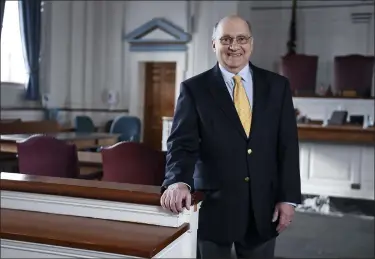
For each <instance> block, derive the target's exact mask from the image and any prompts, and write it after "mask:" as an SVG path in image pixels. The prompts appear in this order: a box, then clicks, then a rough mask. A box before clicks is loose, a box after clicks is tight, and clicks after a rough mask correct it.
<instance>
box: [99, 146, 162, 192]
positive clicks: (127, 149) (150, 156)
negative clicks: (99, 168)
mask: <svg viewBox="0 0 375 259" xmlns="http://www.w3.org/2000/svg"><path fill="white" fill-rule="evenodd" d="M101 152H102V161H103V162H102V163H103V178H102V181H110V182H121V183H131V184H142V185H155V186H161V185H162V183H163V179H164V175H165V155H164V153H163V152H161V151H157V150H154V149H151V148H149V147H148V146H146V145H145V144H143V143H134V142H119V143H117V144H115V145H113V146H110V147H104V148H103V149H102V150H101Z"/></svg>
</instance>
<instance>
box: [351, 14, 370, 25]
mask: <svg viewBox="0 0 375 259" xmlns="http://www.w3.org/2000/svg"><path fill="white" fill-rule="evenodd" d="M372 16H373V13H370V12H361V13H351V19H352V23H364V24H368V23H370V21H371V19H372Z"/></svg>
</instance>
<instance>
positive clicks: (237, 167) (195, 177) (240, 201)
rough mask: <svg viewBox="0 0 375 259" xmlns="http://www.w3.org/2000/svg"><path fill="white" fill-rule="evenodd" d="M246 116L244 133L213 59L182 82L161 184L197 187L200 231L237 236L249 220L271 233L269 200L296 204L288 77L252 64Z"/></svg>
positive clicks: (222, 237) (223, 238)
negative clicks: (250, 108) (247, 127)
mask: <svg viewBox="0 0 375 259" xmlns="http://www.w3.org/2000/svg"><path fill="white" fill-rule="evenodd" d="M249 65H250V68H251V69H252V71H253V89H254V99H253V114H252V125H251V133H250V136H249V137H247V136H246V134H245V132H244V130H243V127H242V125H241V122H240V120H239V117H238V115H237V112H236V109H235V107H234V104H233V101H232V99H231V97H230V95H229V92H228V90H227V88H226V85H225V82H224V79H223V77H222V74H221V72H220V69H219V66H218V64H216V66H215V67H213V68H212V69H210V70H208V71H206V72H203V73H201V74H199V75H197V76H194V77H192V78H190V79H187V80H185V81H184V82H182V83H181V90H180V95H179V97H178V102H177V105H176V110H175V115H174V118H173V124H172V129H171V134H170V136H169V138H168V141H167V147H168V151H167V164H166V176H165V180H164V183H163V187H164V188H166V187H167V186H169V185H171V184H173V183H176V182H184V183H187V184H189V185H190V186H191V187H192V189H193V190H192V191H195V190H197V191H203V192H204V193H205V194H206V195H205V199H204V200H203V202H202V206H201V210H200V213H199V214H200V216H199V227H198V233H199V236H200V237H201V238H203V239H208V240H212V241H216V242H233V241H236V240H240V239H241V238H243V237H244V236H245V235H246V233H247V229H248V226H249V224H252V225H253V226H255V227H256V229H257V230H258V232H259V234H260V236H261V237H262V238H265V239H269V238H272V237H274V236H276V235H277V232H276V224H277V222H276V223H272V215H273V211H274V208H275V204H276V203H277V202H280V201H287V202H293V203H296V204H298V203H300V202H301V186H300V173H299V146H298V131H297V124H296V117H295V112H294V107H293V101H292V94H291V90H290V86H289V82H288V80H287V79H286V78H285V77H283V76H281V75H278V74H276V73H273V72H270V71H266V70H264V69H261V68H258V67H256V66H254V65H253V64H252V63H251V62H250V64H249Z"/></svg>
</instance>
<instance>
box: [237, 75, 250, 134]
mask: <svg viewBox="0 0 375 259" xmlns="http://www.w3.org/2000/svg"><path fill="white" fill-rule="evenodd" d="M233 79H234V82H235V85H234V94H233V102H234V106H235V107H236V110H237V113H238V116H239V118H240V120H241V123H242V126H243V128H244V130H245V132H246V135H247V136H249V134H250V126H251V105H250V102H249V99H248V98H247V95H246V91H245V88H244V87H243V85H242V81H241V79H242V78H241V76H239V75H236V76H234V77H233Z"/></svg>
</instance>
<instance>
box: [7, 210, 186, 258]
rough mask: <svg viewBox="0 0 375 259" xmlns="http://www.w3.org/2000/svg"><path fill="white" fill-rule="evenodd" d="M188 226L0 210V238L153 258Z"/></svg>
mask: <svg viewBox="0 0 375 259" xmlns="http://www.w3.org/2000/svg"><path fill="white" fill-rule="evenodd" d="M188 229H189V224H187V223H185V224H183V225H182V226H180V227H178V228H172V227H161V226H155V225H148V224H138V223H129V222H121V221H112V220H102V219H94V218H84V217H76V216H65V215H56V214H50V213H40V212H31V211H20V210H11V209H1V234H0V237H1V239H9V240H17V241H24V242H32V243H41V244H46V245H53V246H62V247H72V248H78V249H85V250H93V251H99V252H107V253H114V254H122V255H130V256H137V257H142V258H152V257H154V256H155V255H156V254H157V253H159V252H160V251H161V250H163V249H164V248H165V247H167V246H168V245H169V244H170V243H172V242H173V241H174V240H176V239H177V238H178V237H180V236H181V235H182V234H184V233H185V232H186V231H187V230H188Z"/></svg>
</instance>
